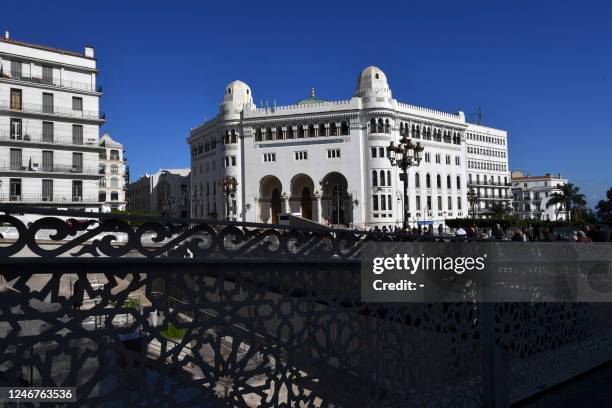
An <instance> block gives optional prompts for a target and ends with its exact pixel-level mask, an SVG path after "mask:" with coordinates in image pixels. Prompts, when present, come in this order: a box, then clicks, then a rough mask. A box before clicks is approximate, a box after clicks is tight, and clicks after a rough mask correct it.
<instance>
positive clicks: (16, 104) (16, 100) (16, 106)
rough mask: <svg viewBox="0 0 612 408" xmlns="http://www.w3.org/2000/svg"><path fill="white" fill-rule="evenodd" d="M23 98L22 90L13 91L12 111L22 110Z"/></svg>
mask: <svg viewBox="0 0 612 408" xmlns="http://www.w3.org/2000/svg"><path fill="white" fill-rule="evenodd" d="M21 106H22V98H21V89H11V109H12V110H21Z"/></svg>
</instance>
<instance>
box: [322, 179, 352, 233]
mask: <svg viewBox="0 0 612 408" xmlns="http://www.w3.org/2000/svg"><path fill="white" fill-rule="evenodd" d="M322 187H323V203H322V207H323V218H324V220H327V221H329V222H330V223H331V224H334V225H349V224H350V223H351V222H352V218H353V200H352V198H351V196H350V194H349V193H348V181H347V180H346V177H344V176H343V175H342V174H340V173H338V172H332V173H328V174H327V175H326V176H325V177H324V178H323V182H322Z"/></svg>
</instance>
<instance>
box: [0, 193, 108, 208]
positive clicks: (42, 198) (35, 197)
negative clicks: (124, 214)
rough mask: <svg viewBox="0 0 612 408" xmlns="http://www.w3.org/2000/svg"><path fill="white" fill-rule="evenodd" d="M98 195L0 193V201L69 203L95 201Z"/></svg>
mask: <svg viewBox="0 0 612 408" xmlns="http://www.w3.org/2000/svg"><path fill="white" fill-rule="evenodd" d="M98 198H99V197H98V196H94V195H92V196H86V197H81V196H72V195H60V194H53V195H43V194H20V195H12V194H6V193H3V194H0V201H2V202H7V201H8V202H11V203H28V204H43V205H44V204H47V203H48V204H61V203H64V204H70V203H97V202H99V201H98Z"/></svg>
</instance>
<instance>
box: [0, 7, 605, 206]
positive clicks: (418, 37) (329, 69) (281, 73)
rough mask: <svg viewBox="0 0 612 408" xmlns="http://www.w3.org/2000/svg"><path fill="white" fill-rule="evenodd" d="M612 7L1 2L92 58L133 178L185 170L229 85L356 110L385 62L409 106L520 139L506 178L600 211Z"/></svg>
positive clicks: (52, 39)
mask: <svg viewBox="0 0 612 408" xmlns="http://www.w3.org/2000/svg"><path fill="white" fill-rule="evenodd" d="M611 21H612V5H610V4H609V3H606V2H603V1H602V2H584V1H582V2H578V1H575V2H566V1H559V0H557V1H504V2H501V1H500V2H490V1H488V2H485V1H482V2H481V1H469V2H457V1H447V2H443V1H430V2H422V1H420V2H399V1H389V2H387V1H382V0H378V1H369V2H361V1H350V2H348V1H347V2H332V1H326V2H320V3H319V2H317V1H308V2H289V1H284V2H278V3H276V2H265V1H258V2H248V3H244V5H242V4H240V3H239V2H229V1H226V2H210V3H209V2H206V1H197V2H196V1H193V2H189V1H176V2H171V3H169V2H157V1H147V2H144V1H121V2H119V1H116V2H115V1H110V0H109V1H105V2H83V1H78V2H76V1H75V2H72V1H61V2H51V1H26V0H8V1H7V0H5V1H4V2H3V5H2V8H1V10H0V29H2V32H3V31H4V30H5V29H9V30H10V31H11V37H12V38H14V39H17V40H23V41H31V42H35V43H42V44H45V45H51V46H55V47H60V48H67V49H71V50H82V48H83V45H84V44H92V45H93V46H94V47H95V49H96V56H97V58H98V64H99V68H100V70H101V74H100V77H99V84H100V85H102V86H103V90H104V96H103V99H102V110H103V111H105V112H106V114H107V118H108V122H107V124H106V125H105V126H104V127H103V130H106V131H109V132H110V133H111V135H112V136H113V137H115V138H116V139H118V140H119V141H121V142H122V143H124V145H125V146H126V148H127V150H128V152H127V156H128V160H129V164H130V167H131V174H132V179H135V178H137V177H138V176H139V175H141V174H142V173H144V172H152V171H156V170H158V169H159V168H160V167H166V168H168V167H188V165H189V152H188V147H187V144H186V142H185V138H186V137H187V136H188V134H189V129H190V128H191V127H193V126H196V125H198V124H200V123H201V122H202V121H203V120H204V118H205V117H208V118H212V117H213V116H215V115H216V113H217V111H218V106H219V103H220V102H221V100H222V98H223V91H224V87H225V85H226V84H227V83H229V82H231V81H233V80H235V79H240V80H243V81H244V82H246V83H247V84H249V85H250V86H251V89H252V90H253V96H254V99H255V101H256V103H259V101H260V100H263V101H266V100H268V101H270V103H272V102H273V101H274V100H276V102H277V104H288V103H293V102H295V101H296V100H298V99H300V98H304V97H307V96H308V95H309V93H310V88H311V87H315V89H316V92H317V96H318V97H321V98H324V99H348V98H350V97H351V96H352V94H353V92H354V87H355V82H356V79H357V76H358V74H359V73H360V72H361V70H362V69H363V68H364V67H366V66H368V65H376V66H379V67H380V68H381V69H382V70H383V71H385V73H386V74H387V77H388V79H389V83H390V86H391V88H392V90H393V94H394V97H396V98H397V99H399V100H400V101H402V102H406V103H411V104H415V105H420V106H424V107H429V108H434V109H439V110H444V111H449V112H456V111H457V110H463V111H465V112H466V114H467V115H468V117H469V115H470V113H472V112H474V111H475V110H476V109H477V108H478V107H481V109H482V111H483V124H485V125H489V126H493V127H499V128H502V129H506V130H508V132H509V147H510V155H509V157H510V166H511V168H512V169H523V170H525V171H527V172H529V173H530V174H539V173H544V172H548V171H550V172H553V173H558V172H560V173H561V174H562V175H563V176H566V177H568V178H570V180H571V181H572V182H574V183H575V184H578V185H579V186H580V187H581V189H582V190H583V192H585V193H586V194H587V198H588V200H589V204H590V205H594V204H595V202H596V200H599V199H600V198H602V197H603V196H604V194H605V190H607V189H608V188H609V187H611V186H612V159H611V156H612V154H611V153H612V141H611V139H612V138H611V136H612V134H611V129H612V126H611V124H610V121H611V119H612V83H611V78H610V75H611V72H612V70H611V68H612V24H611V23H610V22H611Z"/></svg>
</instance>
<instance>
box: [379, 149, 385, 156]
mask: <svg viewBox="0 0 612 408" xmlns="http://www.w3.org/2000/svg"><path fill="white" fill-rule="evenodd" d="M378 157H385V148H384V147H379V148H378Z"/></svg>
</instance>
